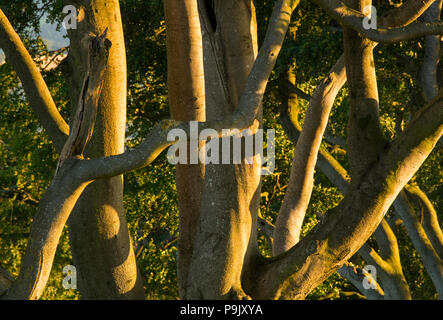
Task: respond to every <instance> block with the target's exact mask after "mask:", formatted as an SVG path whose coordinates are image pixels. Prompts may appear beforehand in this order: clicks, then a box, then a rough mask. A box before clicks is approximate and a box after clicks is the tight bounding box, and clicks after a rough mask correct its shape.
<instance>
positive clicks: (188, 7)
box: [164, 0, 206, 298]
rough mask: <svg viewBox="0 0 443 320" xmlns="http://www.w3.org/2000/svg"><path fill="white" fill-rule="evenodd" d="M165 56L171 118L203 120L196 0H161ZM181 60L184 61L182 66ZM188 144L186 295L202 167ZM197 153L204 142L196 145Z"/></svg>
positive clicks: (183, 173) (182, 244)
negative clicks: (164, 30)
mask: <svg viewBox="0 0 443 320" xmlns="http://www.w3.org/2000/svg"><path fill="white" fill-rule="evenodd" d="M164 7H165V17H166V18H165V20H166V39H167V55H168V99H169V106H170V112H171V118H172V119H174V120H181V121H205V119H206V114H205V75H204V68H203V43H202V34H201V27H200V19H199V14H198V7H197V0H186V1H181V2H177V1H171V0H167V1H164ZM184 61H187V62H185V63H184ZM192 145H193V144H191V143H188V146H187V148H188V150H189V151H188V154H187V163H185V164H177V165H176V167H175V170H176V173H175V177H176V179H175V181H176V187H177V197H178V210H179V238H178V256H177V277H178V287H179V295H180V297H181V298H184V297H185V296H186V285H187V279H188V271H189V265H190V263H191V259H192V251H193V247H194V238H195V234H196V227H197V223H198V218H199V216H200V206H201V199H202V191H203V190H202V189H203V179H204V171H205V167H204V164H203V163H200V161H198V162H199V163H197V164H192V163H191V162H190V160H191V158H192V157H191V155H190V153H196V152H198V150H195V149H194V148H193V147H192ZM195 145H196V147H197V148H198V149H199V150H200V149H201V148H202V147H204V142H203V141H200V142H199V143H197V144H195Z"/></svg>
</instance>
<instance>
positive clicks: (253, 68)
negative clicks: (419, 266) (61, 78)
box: [0, 0, 443, 299]
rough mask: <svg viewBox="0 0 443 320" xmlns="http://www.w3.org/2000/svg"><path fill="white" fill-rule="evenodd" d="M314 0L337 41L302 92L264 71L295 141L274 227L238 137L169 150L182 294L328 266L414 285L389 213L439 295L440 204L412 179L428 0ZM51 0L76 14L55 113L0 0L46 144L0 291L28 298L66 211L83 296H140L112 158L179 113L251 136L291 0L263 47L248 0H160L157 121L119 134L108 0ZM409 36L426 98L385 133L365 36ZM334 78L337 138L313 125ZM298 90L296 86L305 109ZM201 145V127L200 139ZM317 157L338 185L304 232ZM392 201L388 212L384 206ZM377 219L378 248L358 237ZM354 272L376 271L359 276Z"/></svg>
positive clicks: (276, 281)
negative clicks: (218, 144)
mask: <svg viewBox="0 0 443 320" xmlns="http://www.w3.org/2000/svg"><path fill="white" fill-rule="evenodd" d="M313 2H315V3H316V4H317V5H318V6H319V7H320V8H322V10H324V11H325V12H326V13H327V14H328V15H330V16H331V17H332V18H333V19H335V20H336V22H337V23H338V25H339V26H340V28H341V30H342V32H343V48H344V52H343V55H342V56H341V57H340V58H339V59H338V61H337V62H336V63H335V65H334V66H333V68H332V69H331V70H330V72H329V74H328V75H327V76H326V77H325V78H324V79H323V80H322V81H321V82H320V83H319V85H318V86H317V88H316V89H315V91H314V92H313V94H312V96H310V95H308V94H306V93H305V92H303V91H302V90H300V89H299V88H298V87H297V83H296V79H295V78H294V74H293V70H291V68H290V67H289V66H288V68H287V72H285V73H282V74H284V76H282V77H280V79H278V81H279V87H280V96H279V98H280V101H281V106H280V120H281V124H282V127H283V128H284V130H285V132H286V134H287V136H288V137H289V139H290V140H291V141H292V142H293V144H294V146H295V148H294V157H293V162H292V167H291V169H290V178H289V183H288V186H287V188H286V191H285V196H284V199H283V203H282V205H281V207H280V209H279V212H278V216H277V219H276V222H275V226H274V225H272V224H270V223H269V222H268V221H267V220H265V219H263V218H262V217H260V216H259V202H260V196H261V180H262V177H261V174H260V169H261V165H262V164H261V160H260V156H259V154H257V153H255V154H254V160H255V161H253V163H249V162H248V161H247V159H246V156H245V153H246V152H244V150H243V152H242V156H243V157H242V161H241V163H239V164H215V163H210V164H204V163H198V164H177V165H176V168H175V170H176V189H177V195H178V207H179V238H178V257H177V273H178V288H179V295H180V298H182V299H304V298H305V297H306V296H307V295H308V294H309V293H310V292H311V291H312V290H313V289H314V288H316V287H317V286H318V285H320V284H321V283H322V282H323V281H324V280H326V279H327V278H328V277H329V276H331V275H332V274H333V273H335V272H336V271H338V272H339V274H340V275H342V276H343V277H345V278H347V279H349V281H351V282H352V283H353V284H354V285H355V286H356V287H357V288H358V289H359V290H360V291H361V293H362V294H363V295H365V296H366V297H367V298H369V299H410V298H411V294H410V290H409V287H408V283H407V281H406V279H405V276H404V273H403V270H402V264H401V261H400V256H399V248H398V245H397V239H396V236H395V234H394V232H393V231H392V227H393V225H394V224H395V223H397V221H398V220H399V219H401V221H402V223H403V225H404V227H405V228H406V230H407V232H408V235H409V237H410V239H411V241H412V243H413V245H414V247H415V248H416V250H417V252H419V255H420V257H421V259H422V261H423V265H424V267H425V269H426V271H427V272H428V274H429V276H430V278H431V280H432V282H433V284H434V286H435V289H436V291H437V293H438V295H439V297H442V295H443V261H442V259H443V233H442V231H441V228H440V225H439V222H438V216H437V212H436V210H435V209H434V207H433V206H432V203H431V201H430V200H429V199H428V197H427V196H426V194H425V193H424V192H423V191H421V190H420V188H419V187H418V186H417V185H415V184H413V183H410V181H411V179H412V178H413V177H414V175H415V174H416V172H417V171H418V170H419V168H420V167H421V165H422V164H423V162H424V161H425V160H426V158H427V157H428V156H429V154H430V153H431V152H432V151H433V149H434V148H438V146H437V145H438V142H439V140H440V138H441V136H442V133H443V108H442V104H443V102H442V98H443V95H442V94H443V93H442V91H441V90H440V86H439V83H438V78H437V72H438V68H439V64H438V60H439V56H440V54H439V45H440V37H441V34H443V24H442V23H441V22H440V21H439V17H440V12H441V1H440V0H428V1H418V0H408V1H407V2H405V3H404V4H402V5H401V6H398V7H396V8H394V9H392V10H390V11H387V12H385V13H383V15H380V14H379V18H378V20H377V26H376V29H368V28H365V25H366V24H365V22H367V19H368V17H367V16H366V15H365V14H366V13H365V10H367V9H366V8H368V7H370V6H371V5H372V1H371V0H348V1H345V2H341V1H338V0H314V1H313ZM64 5H73V6H74V7H75V8H76V9H77V22H78V26H77V28H76V29H71V30H68V35H69V38H70V48H69V54H68V58H67V65H68V66H69V68H68V69H69V71H68V74H69V78H70V80H71V81H70V83H69V92H70V97H71V107H72V112H71V116H70V119H69V124H68V121H67V120H65V119H64V118H63V117H62V116H61V114H60V112H59V110H58V108H57V106H56V104H55V102H54V99H53V97H52V96H51V94H50V92H49V89H48V87H47V84H46V83H45V81H44V79H43V77H42V75H41V73H40V71H39V69H38V68H37V66H36V65H35V63H34V61H33V59H32V57H31V55H30V54H29V52H28V51H27V49H26V48H25V46H24V44H23V42H22V41H21V39H20V38H19V36H18V35H17V33H16V32H15V31H14V29H13V27H12V26H11V24H10V22H9V21H8V18H7V17H6V16H5V14H4V13H3V11H0V47H1V48H2V49H3V50H4V52H5V54H6V57H7V61H8V63H10V64H11V65H12V67H13V68H14V70H15V72H16V73H17V75H18V76H19V78H20V80H21V83H22V86H23V89H24V91H25V93H26V97H27V99H28V101H29V103H30V105H31V107H32V109H33V111H34V113H35V115H36V116H37V117H38V119H39V121H40V123H41V125H42V126H43V128H44V129H45V131H46V133H47V134H48V136H49V137H50V138H51V140H52V142H53V144H54V147H55V150H56V151H57V153H58V154H59V159H58V164H57V166H56V168H54V172H55V173H54V178H53V180H52V182H51V184H50V186H49V187H48V189H47V190H46V192H45V194H44V196H43V198H42V199H41V200H40V201H39V205H38V210H37V212H36V214H35V216H34V218H33V222H32V228H31V232H30V235H29V239H28V244H27V248H26V253H25V255H24V257H23V259H22V262H21V267H20V274H19V276H18V277H17V278H16V279H14V278H13V277H11V276H10V275H8V273H7V272H6V271H2V272H1V273H0V294H3V296H2V298H4V299H39V298H40V297H41V295H42V293H43V290H44V289H45V286H46V283H47V280H48V277H49V275H50V271H51V268H52V265H53V260H54V256H55V253H56V248H57V244H58V242H59V239H60V236H61V234H62V231H63V228H64V227H65V225H66V224H67V223H68V225H69V236H70V244H71V250H72V255H73V261H74V265H75V266H76V267H77V268H78V271H79V273H78V274H79V288H80V291H81V294H82V297H83V298H86V299H88V298H108V299H142V298H144V291H143V286H142V282H141V277H140V273H139V271H138V270H137V265H136V259H135V253H134V249H133V244H132V240H131V237H130V234H129V231H128V224H127V222H126V217H125V212H124V206H123V200H122V197H123V179H122V174H124V173H127V172H129V171H132V170H137V169H140V168H142V167H146V166H149V165H150V164H151V163H152V162H153V161H154V160H155V159H156V158H157V157H158V156H159V155H160V154H161V153H162V152H163V151H164V150H165V149H166V148H168V147H169V146H171V145H172V144H174V143H176V142H177V141H169V140H170V139H168V134H169V133H170V132H171V130H173V129H181V130H183V131H184V132H185V133H186V134H187V136H188V137H190V136H192V132H191V131H192V128H191V124H190V121H198V133H201V132H203V130H205V129H212V130H215V132H216V133H217V137H212V139H223V138H226V137H223V135H226V132H225V131H224V129H240V130H244V129H250V130H251V131H252V132H253V133H254V134H257V130H258V129H260V128H263V106H264V105H263V99H264V96H265V92H266V88H267V86H268V84H269V79H270V77H271V73H272V71H273V70H274V67H275V64H276V61H277V57H278V56H279V53H280V51H281V49H282V46H283V42H284V39H285V37H286V33H287V31H288V28H289V26H290V22H291V16H292V14H293V12H294V11H295V10H297V6H298V5H299V1H298V0H277V1H275V4H274V7H273V10H272V14H271V15H270V17H269V19H268V25H267V31H266V34H265V35H264V38H263V41H262V43H261V45H260V46H259V40H258V38H259V35H258V31H257V30H258V25H257V19H256V5H255V3H254V1H252V0H242V1H234V0H224V1H221V0H220V1H219V0H214V1H203V0H201V1H200V0H184V1H174V0H164V10H165V20H166V37H167V63H168V82H167V86H168V103H169V108H170V120H162V121H160V122H159V123H158V124H157V125H155V126H154V127H153V128H152V129H151V130H150V131H149V134H148V135H147V137H146V138H145V140H144V141H143V142H142V143H140V144H139V145H138V146H137V147H135V148H132V149H127V150H125V149H124V142H125V141H124V140H125V122H126V116H125V115H126V95H127V88H126V52H125V46H124V35H123V27H122V21H121V17H120V8H119V1H117V0H113V1H105V0H94V1H83V0H75V1H74V0H73V1H68V0H66V1H64ZM423 36H425V37H426V38H425V39H426V40H425V55H424V58H423V65H422V66H421V69H420V84H421V86H422V88H423V92H424V100H425V103H424V104H423V105H419V106H417V105H415V106H414V107H413V109H412V110H413V111H414V112H411V117H410V119H405V118H404V117H401V118H399V124H398V130H397V131H398V132H397V135H396V136H395V137H394V138H393V139H392V140H389V139H387V138H386V137H385V135H384V133H383V130H382V124H381V122H380V114H379V104H380V102H379V95H378V88H377V77H376V63H375V61H374V56H373V50H374V48H375V47H376V46H377V44H378V43H397V42H400V41H405V40H413V39H417V38H419V37H423ZM302 67H303V66H302ZM345 83H347V85H348V91H349V101H350V103H349V110H348V117H347V135H346V141H341V140H342V139H340V138H337V137H334V136H331V135H330V134H329V133H328V132H327V130H326V126H327V124H328V119H329V115H330V112H331V109H332V107H333V104H334V101H335V100H336V97H337V95H338V93H339V91H340V90H341V88H342V87H343V86H344V85H345ZM298 99H307V100H308V101H309V105H308V108H307V111H306V114H305V116H304V121H303V125H301V124H300V122H299V118H298V114H299V113H301V112H302V110H300V109H299V108H298V104H297V103H296V100H298ZM232 139H233V140H234V139H239V138H237V137H232ZM323 139H325V140H329V141H331V140H335V142H334V143H336V144H337V145H339V146H340V147H341V148H343V149H346V153H347V156H348V168H349V169H348V171H347V170H345V169H344V167H342V165H341V164H340V163H339V162H338V161H337V160H335V159H334V158H333V156H332V155H331V154H330V153H328V152H327V151H325V150H324V149H322V148H321V143H322V141H323ZM338 140H340V141H338ZM191 142H194V143H195V141H189V143H188V144H189V146H188V147H189V149H190V151H192V146H191ZM205 143H208V142H207V141H199V142H198V146H199V148H204V147H205ZM241 143H243V141H241ZM243 148H245V146H244V144H243ZM228 156H229V157H231V158H232V155H228ZM221 157H223V154H222V155H221ZM188 163H190V162H188ZM315 168H317V169H319V170H320V171H322V172H323V173H324V174H325V175H326V176H327V177H328V178H329V179H330V181H331V182H332V183H333V184H335V185H336V186H337V187H338V188H339V189H340V190H341V191H342V192H343V194H344V197H343V199H342V201H341V202H340V203H339V204H338V206H336V207H334V208H333V209H331V210H329V211H328V212H326V213H325V214H319V223H318V224H317V225H316V226H315V227H314V228H313V229H312V230H311V231H310V232H309V233H308V234H307V235H305V236H303V237H302V236H301V229H302V225H303V221H304V219H305V215H306V212H307V208H308V205H309V204H310V202H311V200H312V199H311V194H312V190H313V185H314V170H315ZM391 206H392V207H393V210H394V211H395V213H394V214H390V215H389V216H387V215H386V214H387V212H388V210H389V209H390V208H391ZM417 208H420V210H421V218H422V221H420V217H419V216H418V214H417V212H418V210H417ZM68 219H69V220H68ZM259 233H260V234H264V235H266V236H267V239H268V240H269V246H270V248H271V249H272V250H271V251H272V257H265V256H264V255H262V254H261V253H260V250H259V248H258V243H257V237H258V235H259ZM373 234H374V236H375V240H376V244H377V246H378V252H377V251H376V250H374V249H373V248H371V244H370V243H369V242H367V241H368V239H369V238H370V237H371V235H373ZM357 254H358V255H360V256H361V257H362V258H363V259H364V260H365V261H366V262H367V263H369V264H371V265H373V266H375V267H376V269H377V271H378V273H379V274H380V277H379V279H378V278H377V279H371V274H368V272H367V271H366V270H361V269H359V268H355V267H354V266H353V265H352V263H351V262H349V261H350V260H351V258H353V257H355V256H356V255H357ZM365 281H367V282H366V283H370V284H372V286H370V287H369V288H368V287H367V286H365V285H363V284H364V283H365Z"/></svg>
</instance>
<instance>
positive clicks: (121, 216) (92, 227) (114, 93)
mask: <svg viewBox="0 0 443 320" xmlns="http://www.w3.org/2000/svg"><path fill="white" fill-rule="evenodd" d="M65 4H73V5H74V6H75V7H76V8H77V10H78V23H77V29H70V30H68V31H69V32H68V35H69V37H70V40H71V45H70V49H69V54H68V66H69V70H70V72H69V74H68V78H70V80H71V83H70V84H71V85H70V89H71V104H72V107H73V110H72V114H75V108H76V106H77V102H76V100H77V97H78V93H79V90H80V89H81V85H82V80H83V76H84V73H85V60H84V51H83V49H82V48H81V47H80V46H79V43H80V41H81V39H82V38H83V37H84V35H85V34H88V33H89V32H92V33H95V34H99V33H100V34H101V33H102V32H103V31H104V30H105V29H106V28H108V35H107V36H108V38H109V40H110V41H111V42H112V43H113V46H112V48H111V50H110V53H109V59H108V69H107V71H106V73H105V76H104V84H103V91H102V95H101V97H100V103H99V110H98V114H97V121H96V123H95V129H94V135H93V137H92V140H91V141H90V143H89V144H88V146H87V148H86V151H85V156H87V157H90V158H96V157H102V156H110V155H115V154H120V153H122V152H123V151H124V138H125V123H126V53H125V43H124V37H123V29H122V23H121V17H120V7H119V2H118V0H111V1H105V0H93V1H84V0H76V1H70V0H65ZM68 225H69V239H70V243H71V251H72V256H73V264H74V265H75V266H76V268H77V272H78V273H77V275H78V288H79V290H80V292H81V295H82V298H84V299H142V298H144V295H145V294H144V290H143V284H142V281H141V277H140V274H139V272H138V270H137V265H136V260H135V255H134V250H133V247H132V241H131V237H130V235H129V230H128V224H127V221H126V216H125V211H124V207H123V177H122V176H115V177H111V178H108V179H99V180H97V181H95V182H94V183H92V184H91V185H89V186H88V187H87V188H86V190H85V192H83V193H82V195H81V197H80V199H79V201H78V202H77V204H76V206H75V208H74V211H73V213H72V215H71V216H70V218H69V221H68Z"/></svg>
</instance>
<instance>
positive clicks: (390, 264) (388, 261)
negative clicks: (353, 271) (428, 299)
mask: <svg viewBox="0 0 443 320" xmlns="http://www.w3.org/2000/svg"><path fill="white" fill-rule="evenodd" d="M374 234H375V239H376V241H377V245H378V247H379V251H380V254H377V252H375V251H374V250H373V249H372V248H370V247H369V245H367V244H365V245H363V247H362V248H361V249H360V250H359V253H360V255H361V256H362V257H363V259H365V260H366V262H368V263H371V264H373V265H374V266H376V267H377V272H378V274H380V278H381V283H382V284H383V290H384V299H385V300H411V299H412V297H411V293H410V291H409V286H408V284H407V282H406V279H405V276H404V274H403V270H402V267H401V261H400V253H399V250H398V244H397V238H396V237H395V235H394V232H393V231H392V229H391V227H390V226H389V224H388V222H387V221H386V220H385V219H383V220H382V221H381V223H380V225H379V226H378V228H377V230H375V233H374Z"/></svg>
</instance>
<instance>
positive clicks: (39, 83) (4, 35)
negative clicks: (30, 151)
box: [0, 9, 69, 151]
mask: <svg viewBox="0 0 443 320" xmlns="http://www.w3.org/2000/svg"><path fill="white" fill-rule="evenodd" d="M0 47H1V48H2V49H3V50H4V52H5V54H6V57H7V58H8V61H9V62H11V64H12V66H13V68H14V70H15V71H16V72H17V74H18V76H19V77H20V80H21V82H22V84H23V88H24V90H25V92H26V95H27V97H28V99H29V103H30V105H31V107H32V108H33V110H34V112H35V114H36V115H37V117H38V119H39V120H40V122H41V124H42V126H43V127H44V128H45V129H46V131H47V132H48V135H49V136H50V138H51V139H52V141H53V143H54V145H55V147H56V149H57V150H58V151H60V150H61V149H62V147H63V145H64V143H65V141H66V139H67V137H68V135H69V126H68V124H67V123H66V122H65V120H63V118H62V117H61V115H60V113H59V112H58V110H57V107H56V105H55V103H54V100H53V99H52V96H51V93H50V92H49V89H48V87H47V85H46V83H45V81H44V80H43V77H42V75H41V73H40V71H39V70H38V68H37V67H36V65H35V63H34V61H33V60H32V58H31V56H30V55H29V53H28V51H27V50H26V48H25V46H24V45H23V42H22V41H21V40H20V37H19V36H18V34H17V33H16V32H15V31H14V29H13V27H12V26H11V24H10V22H9V21H8V18H7V17H6V16H5V14H4V13H3V11H2V10H1V9H0Z"/></svg>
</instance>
